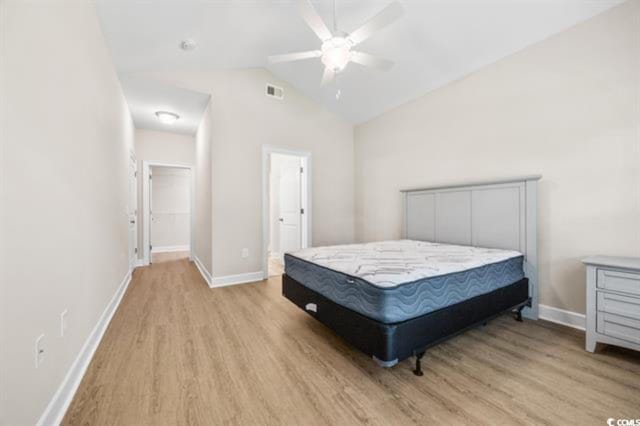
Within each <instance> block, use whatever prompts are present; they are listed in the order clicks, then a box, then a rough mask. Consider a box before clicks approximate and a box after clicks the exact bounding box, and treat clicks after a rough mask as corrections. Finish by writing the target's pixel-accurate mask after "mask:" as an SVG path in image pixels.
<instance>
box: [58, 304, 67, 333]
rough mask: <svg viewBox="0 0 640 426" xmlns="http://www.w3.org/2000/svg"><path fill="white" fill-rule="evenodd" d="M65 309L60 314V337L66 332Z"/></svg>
mask: <svg viewBox="0 0 640 426" xmlns="http://www.w3.org/2000/svg"><path fill="white" fill-rule="evenodd" d="M67 311H68V310H67V309H65V310H64V311H62V313H61V314H60V337H64V335H65V334H66V332H67Z"/></svg>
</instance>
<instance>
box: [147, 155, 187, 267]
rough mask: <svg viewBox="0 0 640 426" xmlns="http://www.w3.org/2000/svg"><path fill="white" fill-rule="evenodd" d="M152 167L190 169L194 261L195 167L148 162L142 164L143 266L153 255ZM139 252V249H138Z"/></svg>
mask: <svg viewBox="0 0 640 426" xmlns="http://www.w3.org/2000/svg"><path fill="white" fill-rule="evenodd" d="M151 167H173V168H176V169H188V170H189V175H190V177H191V179H190V180H191V183H190V187H191V188H190V191H189V192H190V197H189V198H190V199H189V204H191V211H190V214H189V234H190V235H189V260H193V242H194V237H195V235H196V233H195V226H196V221H195V173H194V167H193V166H189V165H187V164H179V163H166V162H161V161H147V160H144V161H143V162H142V219H143V223H142V262H143V265H145V266H146V265H149V263H150V261H151V253H150V250H149V241H150V238H151V220H150V219H151V218H150V217H149V216H150V212H151V206H150V203H149V195H150V193H149V173H150V170H151ZM138 250H139V248H138Z"/></svg>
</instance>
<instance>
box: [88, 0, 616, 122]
mask: <svg viewBox="0 0 640 426" xmlns="http://www.w3.org/2000/svg"><path fill="white" fill-rule="evenodd" d="M336 1H337V3H336V10H337V27H338V28H339V29H340V30H342V31H345V32H347V33H348V32H350V31H353V30H354V29H356V28H357V27H359V26H360V25H361V24H362V23H363V22H365V21H366V20H367V19H368V18H370V17H371V16H373V15H374V14H375V13H376V12H377V11H379V10H380V9H382V8H384V7H385V6H386V5H387V4H389V3H390V0H336ZM620 2H621V0H401V3H402V4H403V6H404V9H405V14H404V16H403V17H402V18H401V19H400V20H399V21H397V22H395V23H394V24H392V25H390V26H389V27H387V28H385V29H383V30H381V31H380V32H379V33H376V34H375V35H374V36H373V37H372V38H370V39H368V40H366V41H365V42H364V43H362V45H360V46H359V48H360V50H363V51H366V52H369V53H372V54H375V55H377V56H380V57H384V58H388V59H391V60H393V61H394V62H395V66H394V68H393V69H392V70H391V71H388V72H381V71H376V70H372V69H367V68H364V67H362V66H359V65H357V64H350V65H349V66H348V67H347V69H346V70H345V71H344V72H343V73H342V74H340V75H339V78H338V80H337V82H335V83H332V84H330V85H328V86H324V87H321V85H320V79H321V76H322V70H323V67H322V65H321V63H320V61H319V60H318V59H313V60H308V61H301V62H292V63H282V64H274V65H268V64H267V57H268V56H269V55H272V54H279V53H287V52H295V51H301V50H312V49H317V48H318V47H319V40H318V39H317V37H316V36H315V34H314V33H313V32H312V31H311V30H310V29H309V28H308V27H307V26H306V24H305V22H304V21H303V20H302V18H301V17H300V16H299V15H298V12H297V9H296V5H295V2H294V1H292V0H261V1H258V0H210V1H201V0H146V1H130V0H98V12H99V15H100V19H101V21H102V25H103V31H104V33H105V36H106V38H107V42H108V44H109V46H110V48H111V50H112V55H113V58H114V61H115V63H116V67H117V68H118V70H119V71H120V72H123V73H126V72H132V71H158V70H163V71H166V70H172V69H176V70H178V69H179V70H185V69H186V70H189V69H193V70H207V69H214V68H250V67H267V68H269V69H270V70H271V71H272V72H273V73H274V74H275V75H276V76H278V77H280V78H282V79H283V80H285V81H287V82H288V83H290V84H291V85H293V86H294V87H296V88H297V89H298V90H300V91H301V92H302V93H305V94H306V95H308V96H309V97H311V98H313V99H315V100H316V101H318V102H319V103H321V104H323V105H325V106H326V107H327V108H329V109H330V110H332V111H334V112H335V113H337V114H338V115H340V116H343V117H344V118H346V119H347V120H349V121H351V122H352V123H354V124H355V123H361V122H364V121H366V120H369V119H371V118H373V117H375V116H377V115H379V114H381V113H382V112H384V111H386V110H388V109H391V108H393V107H395V106H398V105H400V104H402V103H404V102H407V101H408V100H411V99H414V98H416V97H418V96H420V95H423V94H425V93H427V92H429V91H431V90H433V89H436V88H438V87H440V86H442V85H444V84H446V83H448V82H450V81H453V80H455V79H458V78H460V77H462V76H464V75H467V74H469V73H471V72H473V71H475V70H477V69H479V68H481V67H482V66H484V65H487V64H489V63H492V62H495V61H496V60H498V59H500V58H502V57H505V56H507V55H509V54H511V53H514V52H516V51H518V50H521V49H523V48H525V47H527V46H529V45H532V44H534V43H536V42H538V41H540V40H543V39H545V38H547V37H549V36H551V35H553V34H555V33H558V32H560V31H562V30H564V29H566V28H568V27H570V26H573V25H575V24H577V23H579V22H581V21H583V20H586V19H588V18H590V17H592V16H594V15H596V14H598V13H600V12H602V11H604V10H606V9H608V8H610V7H612V6H614V5H616V4H618V3H620ZM312 3H313V4H314V6H315V7H316V8H317V10H318V12H319V13H320V15H321V16H322V17H323V18H324V19H325V22H327V24H328V25H329V26H332V15H333V13H332V10H333V1H332V0H317V1H313V2H312ZM185 39H192V40H194V41H195V42H196V48H195V49H194V50H192V51H188V52H186V51H183V50H182V49H180V43H181V41H182V40H185ZM338 89H340V90H341V97H340V98H339V99H336V96H335V95H336V92H337V90H338Z"/></svg>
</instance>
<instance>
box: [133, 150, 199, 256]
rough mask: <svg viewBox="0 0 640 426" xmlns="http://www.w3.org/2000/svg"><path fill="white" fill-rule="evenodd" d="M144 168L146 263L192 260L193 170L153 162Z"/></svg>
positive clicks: (145, 164)
mask: <svg viewBox="0 0 640 426" xmlns="http://www.w3.org/2000/svg"><path fill="white" fill-rule="evenodd" d="M143 165H144V176H143V179H144V180H143V192H144V202H143V204H144V214H143V220H144V222H145V223H144V237H143V240H144V259H145V263H147V264H149V263H159V262H164V261H170V260H178V259H183V258H191V247H192V242H193V173H192V168H191V167H189V166H182V165H173V164H162V163H152V162H144V163H143Z"/></svg>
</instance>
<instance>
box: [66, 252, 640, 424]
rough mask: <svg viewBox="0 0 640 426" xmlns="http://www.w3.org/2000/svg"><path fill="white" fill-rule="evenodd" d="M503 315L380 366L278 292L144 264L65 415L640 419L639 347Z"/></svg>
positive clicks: (243, 420) (256, 419)
mask: <svg viewBox="0 0 640 426" xmlns="http://www.w3.org/2000/svg"><path fill="white" fill-rule="evenodd" d="M583 344H584V342H583V335H582V334H581V333H580V332H578V331H575V330H571V329H567V328H563V327H560V326H556V325H553V324H550V323H547V322H544V321H538V322H532V321H526V320H525V322H524V323H517V322H515V321H514V320H513V319H512V318H511V317H508V316H505V317H502V318H499V319H497V320H494V321H492V322H490V323H489V325H488V326H486V327H483V328H479V329H475V330H472V331H469V332H467V333H465V334H463V335H461V336H458V337H456V338H454V339H451V340H449V341H447V342H445V343H443V344H441V345H438V346H437V347H435V348H433V349H431V350H429V351H428V352H427V355H426V356H425V363H424V369H425V375H424V376H423V377H416V376H414V375H413V374H412V373H411V368H412V364H411V362H410V361H407V362H403V363H401V364H400V365H397V366H396V367H394V368H392V369H382V368H379V367H378V366H376V364H374V363H373V361H372V360H371V359H369V358H368V357H366V356H365V355H363V354H361V353H359V352H357V351H355V350H353V349H351V348H350V347H349V346H348V345H347V344H345V343H344V342H343V341H341V340H340V339H339V338H338V337H336V336H335V335H334V334H333V333H332V332H331V331H330V330H328V329H327V328H325V327H324V326H323V325H321V324H319V323H318V322H317V321H315V320H314V319H313V318H311V317H309V316H307V315H306V314H305V313H304V312H302V311H300V310H299V309H298V308H297V307H295V306H294V305H293V304H291V303H290V302H288V301H287V300H286V299H284V298H283V297H282V296H281V286H280V278H271V279H270V280H269V281H268V282H260V283H255V284H247V285H239V286H233V287H225V288H218V289H209V288H208V287H207V285H206V284H205V282H204V281H203V279H202V278H201V277H200V275H199V273H198V271H197V269H196V268H195V266H193V264H192V263H189V261H188V260H178V261H168V262H162V263H157V264H153V265H152V266H149V267H144V268H139V269H137V270H136V271H135V273H134V277H133V281H132V283H131V284H130V287H129V289H128V291H127V293H126V295H125V297H124V299H123V301H122V304H121V306H120V308H119V309H118V311H117V313H116V315H115V316H114V318H113V321H112V323H111V325H110V326H109V328H108V330H107V332H106V334H105V336H104V339H103V341H102V343H101V344H100V347H99V348H98V350H97V352H96V355H95V357H94V359H93V361H92V362H91V365H90V366H89V369H88V371H87V373H86V375H85V377H84V379H83V381H82V384H81V385H80V388H79V390H78V392H77V394H76V397H75V399H74V400H73V402H72V404H71V407H70V409H69V410H68V412H67V415H66V417H65V419H64V424H67V425H71V424H91V425H105V424H109V425H115V424H118V425H165V424H166V425H178V424H201V425H205V424H243V425H253V424H287V425H315V424H333V425H345V424H364V423H368V424H376V425H377V424H380V425H389V424H394V425H398V424H442V425H451V424H474V425H483V424H487V425H488V424H522V423H527V424H571V425H585V424H593V425H604V424H606V419H608V418H610V417H614V418H620V417H623V418H640V356H639V355H638V354H636V353H632V352H630V351H625V350H622V349H615V348H605V349H601V350H600V352H599V353H597V354H595V355H592V354H589V353H587V352H585V351H584V349H583Z"/></svg>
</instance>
